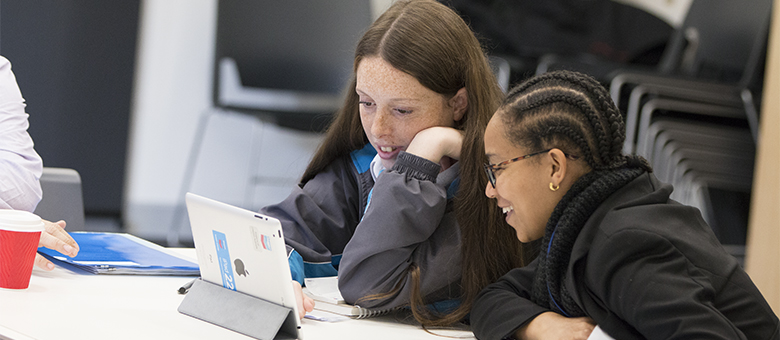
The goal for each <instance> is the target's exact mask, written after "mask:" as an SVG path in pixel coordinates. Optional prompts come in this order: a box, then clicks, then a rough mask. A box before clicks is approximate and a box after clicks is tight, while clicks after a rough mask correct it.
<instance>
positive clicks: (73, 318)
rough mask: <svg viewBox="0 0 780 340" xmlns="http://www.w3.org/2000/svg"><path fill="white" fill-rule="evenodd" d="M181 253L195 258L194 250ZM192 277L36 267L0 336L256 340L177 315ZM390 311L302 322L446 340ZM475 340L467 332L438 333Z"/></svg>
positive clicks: (318, 333)
mask: <svg viewBox="0 0 780 340" xmlns="http://www.w3.org/2000/svg"><path fill="white" fill-rule="evenodd" d="M179 251H180V252H181V253H184V254H188V255H192V256H194V250H192V249H182V250H179ZM190 280H192V277H165V276H124V275H116V276H113V275H86V274H84V275H82V274H76V273H73V272H71V271H69V270H67V269H62V268H60V267H57V268H55V269H54V270H53V271H51V272H46V271H43V270H40V269H38V268H35V269H34V270H33V275H32V278H31V280H30V287H29V288H28V289H26V290H10V289H2V288H0V339H6V338H8V339H14V340H17V339H18V340H28V339H39V340H48V339H251V338H249V337H247V336H244V335H241V334H239V333H236V332H233V331H230V330H227V329H225V328H222V327H219V326H215V325H213V324H210V323H207V322H203V321H200V320H197V319H195V318H192V317H189V316H186V315H184V314H180V313H179V312H178V311H177V310H176V309H177V308H178V307H179V304H180V303H181V301H182V299H183V298H184V295H179V294H177V293H176V290H177V289H178V288H179V287H180V286H181V285H183V284H184V283H186V282H188V281H190ZM395 319H396V317H394V316H385V317H381V318H376V319H368V320H346V321H342V322H336V323H325V322H318V321H313V320H309V319H304V320H303V325H302V328H303V332H304V337H305V339H307V340H317V339H438V340H443V339H448V338H444V337H441V336H436V335H431V334H429V333H426V332H425V331H424V330H423V329H422V328H421V327H419V326H416V325H412V324H405V323H404V322H402V321H397V320H395ZM435 332H436V333H438V334H443V335H447V336H454V337H456V338H462V339H473V338H474V337H473V334H472V333H471V332H467V331H453V330H448V331H435Z"/></svg>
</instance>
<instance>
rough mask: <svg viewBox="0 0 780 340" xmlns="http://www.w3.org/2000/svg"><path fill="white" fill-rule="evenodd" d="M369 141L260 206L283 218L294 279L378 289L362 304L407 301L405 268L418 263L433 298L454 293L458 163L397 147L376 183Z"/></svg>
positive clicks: (352, 291) (356, 290)
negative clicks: (331, 279)
mask: <svg viewBox="0 0 780 340" xmlns="http://www.w3.org/2000/svg"><path fill="white" fill-rule="evenodd" d="M375 155H376V151H375V150H374V149H373V147H371V145H370V144H368V145H366V147H365V148H363V149H361V150H355V151H354V152H352V153H351V154H350V155H347V156H345V157H342V158H339V159H336V160H334V161H333V162H332V163H331V164H330V165H329V166H328V167H327V168H326V169H325V170H324V171H322V172H320V173H318V174H317V175H316V176H315V177H314V178H313V179H311V180H310V181H309V182H307V183H306V184H305V185H304V186H303V187H302V188H300V187H296V188H295V189H294V190H293V192H292V193H291V194H290V196H288V197H287V198H286V199H285V200H284V201H282V202H281V203H279V204H276V205H272V206H268V207H266V208H263V209H262V212H263V213H264V214H267V215H269V216H273V217H276V218H278V219H279V220H280V221H281V222H282V228H283V231H284V236H285V242H286V243H287V245H288V254H289V260H290V261H289V262H290V267H291V270H292V274H293V279H297V280H298V281H301V283H303V282H302V281H303V279H304V277H319V276H332V275H337V274H338V277H339V290H340V291H341V295H342V296H343V297H344V300H345V301H346V302H348V303H355V302H356V301H357V300H358V299H360V298H362V297H364V296H368V295H372V294H383V293H388V292H390V291H392V290H393V289H394V288H399V290H398V291H397V293H396V294H395V295H393V296H391V297H390V298H388V299H383V300H369V301H362V302H361V303H360V305H361V306H363V307H372V308H382V309H385V308H392V307H397V306H400V305H403V304H406V303H408V302H409V295H410V291H411V288H412V287H411V286H412V285H411V282H410V279H409V276H408V275H407V272H408V269H409V266H410V265H411V264H412V263H414V264H415V265H416V266H418V267H419V268H420V271H421V276H420V284H421V292H422V294H423V295H424V296H427V297H428V298H429V300H430V302H434V301H442V300H448V299H452V298H455V297H458V296H459V290H458V287H459V283H460V229H459V227H458V223H457V221H456V219H455V214H454V212H453V210H452V198H453V196H454V194H455V192H456V190H457V187H458V185H457V183H458V181H457V178H458V169H459V166H458V164H457V163H456V164H455V165H454V166H452V167H451V168H449V169H447V170H446V171H443V172H441V173H439V171H440V169H441V166H439V164H436V163H433V162H431V161H428V160H427V159H424V158H421V157H417V156H414V155H412V154H408V153H405V152H402V153H401V154H400V155H399V156H398V159H397V160H396V162H395V165H394V166H393V168H392V169H389V170H385V171H383V172H382V173H381V174H380V176H379V177H378V178H377V181H376V183H374V180H373V178H372V176H371V173H370V169H369V167H370V163H371V160H372V159H373V158H374V156H375Z"/></svg>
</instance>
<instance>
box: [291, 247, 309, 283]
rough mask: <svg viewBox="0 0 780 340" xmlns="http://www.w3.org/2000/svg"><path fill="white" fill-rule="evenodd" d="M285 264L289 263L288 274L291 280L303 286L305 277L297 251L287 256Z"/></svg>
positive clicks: (301, 260)
mask: <svg viewBox="0 0 780 340" xmlns="http://www.w3.org/2000/svg"><path fill="white" fill-rule="evenodd" d="M287 262H289V263H290V274H292V279H293V280H295V281H298V283H300V284H301V286H303V285H304V282H303V279H304V278H305V277H306V275H305V274H304V271H303V258H302V257H301V254H298V252H297V251H295V250H293V251H292V252H290V253H288V254H287Z"/></svg>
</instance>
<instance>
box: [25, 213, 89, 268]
mask: <svg viewBox="0 0 780 340" xmlns="http://www.w3.org/2000/svg"><path fill="white" fill-rule="evenodd" d="M43 224H44V225H45V229H44V231H43V232H42V233H41V239H40V241H38V247H46V248H49V249H54V250H56V251H58V252H60V253H62V254H64V255H67V256H70V257H74V256H76V255H77V254H78V253H79V245H78V244H77V243H76V241H75V240H73V238H72V237H70V235H68V233H66V232H65V221H62V220H60V221H57V223H52V222H49V221H47V220H43ZM35 265H36V266H38V267H39V268H41V269H43V270H52V269H54V263H51V261H49V260H47V259H46V258H45V257H43V256H41V254H35Z"/></svg>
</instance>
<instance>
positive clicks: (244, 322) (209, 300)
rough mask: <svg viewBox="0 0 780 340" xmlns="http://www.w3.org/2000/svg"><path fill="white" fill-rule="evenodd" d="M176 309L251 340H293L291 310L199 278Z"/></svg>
mask: <svg viewBox="0 0 780 340" xmlns="http://www.w3.org/2000/svg"><path fill="white" fill-rule="evenodd" d="M178 310H179V312H180V313H182V314H186V315H189V316H191V317H194V318H196V319H200V320H203V321H206V322H209V323H212V324H215V325H217V326H221V327H224V328H227V329H230V330H232V331H235V332H238V333H241V334H244V335H248V336H250V337H253V338H255V339H262V340H270V339H295V338H296V336H295V334H297V333H296V332H295V327H296V326H295V321H294V319H291V318H295V317H296V315H295V312H293V309H292V308H288V307H284V306H281V305H278V304H275V303H272V302H268V301H266V300H263V299H260V298H256V297H254V296H250V295H247V294H244V293H241V292H237V291H234V290H230V289H227V288H224V287H222V286H218V285H215V284H213V283H210V282H206V281H203V280H201V279H198V280H195V282H194V283H193V284H192V287H191V288H190V290H189V292H188V293H187V296H185V297H184V300H183V301H182V302H181V304H180V305H179V309H178ZM285 321H287V322H285ZM290 327H292V328H293V329H292V332H291V330H290Z"/></svg>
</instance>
